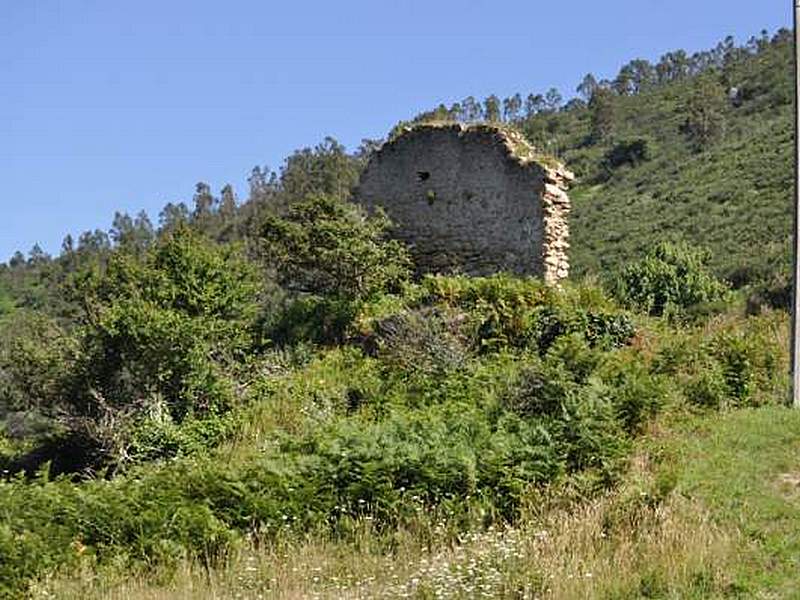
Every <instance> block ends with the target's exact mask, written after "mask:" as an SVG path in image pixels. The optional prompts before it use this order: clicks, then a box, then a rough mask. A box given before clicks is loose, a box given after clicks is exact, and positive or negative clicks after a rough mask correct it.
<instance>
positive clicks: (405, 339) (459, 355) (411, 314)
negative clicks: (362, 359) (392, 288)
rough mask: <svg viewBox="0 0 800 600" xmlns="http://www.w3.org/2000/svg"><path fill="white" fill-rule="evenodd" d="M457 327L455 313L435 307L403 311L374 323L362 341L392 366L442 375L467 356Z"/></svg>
mask: <svg viewBox="0 0 800 600" xmlns="http://www.w3.org/2000/svg"><path fill="white" fill-rule="evenodd" d="M460 326H461V319H460V318H459V315H458V314H448V313H447V312H444V311H441V310H438V309H436V308H421V309H416V310H406V311H403V312H400V313H398V314H394V315H391V316H388V317H386V318H383V319H380V320H378V321H377V322H376V323H374V325H373V332H372V334H371V335H370V336H369V337H368V338H367V339H366V340H365V342H364V343H365V346H366V347H367V349H368V351H370V352H371V353H373V354H375V355H376V356H377V357H379V358H380V360H381V361H382V362H383V363H384V364H389V365H390V366H391V367H392V368H393V369H396V370H400V371H402V372H406V373H410V372H418V373H424V374H426V375H430V376H434V375H441V374H445V373H447V372H449V371H452V370H453V369H457V368H460V367H462V366H463V365H464V363H465V361H466V359H467V354H468V351H467V348H466V344H465V340H464V336H463V334H462V333H461V332H460Z"/></svg>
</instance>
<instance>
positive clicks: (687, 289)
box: [610, 242, 727, 316]
mask: <svg viewBox="0 0 800 600" xmlns="http://www.w3.org/2000/svg"><path fill="white" fill-rule="evenodd" d="M707 261H708V253H707V252H705V251H702V250H700V249H697V248H693V247H691V246H689V245H688V244H685V243H672V242H661V243H659V244H658V245H657V246H656V247H655V248H653V249H652V251H650V252H648V254H647V255H646V256H645V257H644V258H643V259H642V260H640V261H638V262H634V263H631V264H629V265H627V266H626V267H625V268H623V269H622V270H621V271H620V272H619V273H618V274H616V275H615V276H614V277H613V279H612V281H611V284H610V288H611V290H612V291H613V293H614V295H615V296H616V298H617V299H618V300H619V301H620V302H621V303H622V304H624V305H626V306H628V307H630V308H635V309H637V310H641V311H643V312H646V313H648V314H651V315H664V314H669V315H674V316H682V315H685V314H686V311H687V310H688V309H689V308H691V307H693V306H696V305H698V304H701V303H709V302H714V301H717V300H719V299H721V298H723V297H724V295H725V293H726V290H727V287H726V286H725V284H724V283H722V282H721V281H719V280H717V279H716V278H715V277H714V276H713V275H712V274H711V273H710V271H709V270H708V268H707V266H706V264H707Z"/></svg>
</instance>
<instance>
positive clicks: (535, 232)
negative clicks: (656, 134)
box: [355, 123, 574, 283]
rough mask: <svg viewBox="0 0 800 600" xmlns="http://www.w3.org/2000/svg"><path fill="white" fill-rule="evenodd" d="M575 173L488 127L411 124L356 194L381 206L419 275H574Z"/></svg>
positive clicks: (380, 154) (374, 162) (379, 155)
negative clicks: (570, 220)
mask: <svg viewBox="0 0 800 600" xmlns="http://www.w3.org/2000/svg"><path fill="white" fill-rule="evenodd" d="M573 178H574V176H573V175H572V173H570V172H569V171H567V170H566V169H565V168H564V166H563V165H562V164H560V163H558V162H557V161H555V160H554V159H551V158H547V157H543V156H541V155H539V154H537V152H536V151H535V150H534V148H533V147H531V146H530V145H529V144H528V143H527V142H526V141H525V140H524V139H523V138H522V136H521V135H520V134H518V133H515V132H513V131H509V130H506V129H503V128H500V127H496V126H491V125H461V124H457V123H445V124H423V125H415V126H410V127H406V128H404V129H403V130H401V131H400V133H399V134H398V135H397V136H395V137H394V138H393V139H392V140H390V141H389V142H387V143H386V144H384V145H383V146H382V147H381V148H380V149H379V150H378V151H377V152H376V153H375V154H374V155H373V157H372V159H371V160H370V162H369V164H368V165H367V167H366V169H365V170H364V173H363V174H362V176H361V180H360V182H359V185H358V188H357V190H356V193H355V199H356V201H357V202H359V203H361V204H362V205H364V206H365V207H366V208H367V209H368V210H372V209H374V208H375V207H377V206H381V207H383V209H384V210H385V211H386V213H387V215H388V216H389V218H390V219H391V220H392V221H393V223H394V225H395V229H394V235H395V236H396V237H398V238H399V239H401V240H402V241H404V242H406V243H407V244H409V246H410V247H411V251H412V254H413V256H414V258H415V261H416V264H417V267H418V268H419V269H420V270H421V271H423V272H444V273H447V272H462V273H466V274H469V275H489V274H492V273H496V272H498V271H508V272H512V273H516V274H519V275H535V276H539V277H542V278H543V279H544V280H545V281H547V282H550V283H555V282H557V281H558V280H559V279H563V278H564V277H566V276H567V274H568V273H569V261H568V257H567V250H568V248H569V242H568V238H569V229H568V226H567V215H568V213H569V208H570V204H569V198H568V197H567V194H566V189H567V186H568V184H569V182H570V181H572V179H573Z"/></svg>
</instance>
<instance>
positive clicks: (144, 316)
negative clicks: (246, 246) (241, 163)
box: [0, 227, 259, 467]
mask: <svg viewBox="0 0 800 600" xmlns="http://www.w3.org/2000/svg"><path fill="white" fill-rule="evenodd" d="M77 289H78V290H79V292H80V294H81V296H82V302H83V305H84V307H85V316H84V320H85V324H84V325H83V326H82V327H80V328H78V329H77V330H76V331H75V332H74V333H72V334H66V333H64V332H63V331H61V330H59V329H58V328H57V327H56V326H55V325H54V324H52V323H50V322H48V321H47V320H45V319H43V318H41V317H36V318H35V319H33V320H31V321H30V322H29V326H28V327H23V328H18V330H17V333H16V334H15V337H13V338H11V339H10V340H9V344H8V345H7V347H6V348H7V349H6V351H5V352H3V353H2V356H3V358H2V359H0V360H2V361H3V364H2V367H1V368H0V372H1V373H2V375H0V378H2V380H3V384H4V391H3V394H4V396H5V397H6V399H7V400H6V401H7V402H16V403H18V404H23V405H25V406H26V407H28V408H33V407H35V408H38V409H39V410H41V411H42V412H43V413H45V414H46V415H48V416H49V417H50V418H51V419H52V420H53V421H54V422H56V423H57V424H58V425H59V427H60V428H61V429H62V430H64V431H65V432H66V434H65V437H64V438H63V442H64V443H68V444H76V443H77V444H78V445H81V444H82V445H84V446H86V449H87V452H86V453H85V455H86V456H87V457H95V459H91V460H92V462H93V463H96V464H93V465H92V466H98V464H97V463H99V464H102V463H112V464H115V465H117V466H118V465H120V464H122V463H124V462H126V461H128V460H130V459H131V458H132V454H131V453H132V452H133V453H134V454H135V453H136V452H135V451H134V448H132V447H131V446H130V444H131V440H132V439H133V438H134V437H136V435H138V434H137V428H139V427H142V428H144V430H147V431H152V430H154V428H157V427H156V425H155V423H153V422H151V420H152V419H151V417H152V415H153V413H154V411H157V410H161V409H162V408H163V415H164V419H166V421H164V423H166V424H165V425H164V426H165V427H166V429H164V431H165V432H166V431H168V430H169V429H170V428H174V427H179V426H180V425H181V423H182V422H183V421H184V420H187V419H193V420H197V419H203V418H206V417H209V418H211V417H215V416H216V415H219V414H222V413H224V412H225V411H227V410H228V409H229V408H230V407H231V405H232V403H233V401H234V387H233V383H232V381H231V380H230V378H229V377H228V375H227V371H228V370H230V369H232V368H233V367H234V365H235V364H236V363H237V362H238V361H241V360H242V359H243V356H244V353H245V352H246V351H247V350H248V349H249V347H250V345H251V342H252V337H251V331H250V328H251V325H252V323H251V321H252V320H253V318H254V315H255V311H256V308H257V299H258V298H257V296H258V289H259V286H258V279H257V275H256V272H255V270H254V269H253V268H251V267H250V266H249V264H248V263H246V262H245V261H244V259H243V258H241V257H240V256H239V255H238V253H237V252H236V251H235V250H234V249H232V248H228V247H222V246H216V245H214V244H212V243H211V242H209V241H208V240H205V239H203V238H201V237H198V236H197V235H196V234H194V233H192V232H191V231H190V230H188V229H186V228H184V227H178V228H177V229H175V230H174V231H173V232H172V233H170V234H169V235H168V236H167V237H165V238H164V239H163V240H161V241H160V242H159V243H158V244H157V245H156V246H154V247H153V248H151V249H150V250H149V251H148V252H147V254H146V255H144V257H142V258H139V257H136V256H133V255H129V254H126V253H124V252H122V251H117V252H116V253H114V254H113V255H112V256H111V257H110V259H109V262H108V264H107V266H106V268H105V270H104V271H102V272H101V271H99V270H96V271H92V272H88V273H85V274H84V275H83V278H82V280H81V281H80V282H79V284H78V288H77ZM142 435H144V434H142ZM168 438H169V436H166V437H164V436H162V438H161V439H163V440H164V441H165V446H164V448H162V449H161V451H154V450H153V449H152V448H151V449H149V450H148V451H147V452H144V453H140V454H141V455H142V456H144V455H151V454H159V453H160V454H169V452H168V448H169V447H170V446H171V444H172V442H169V441H168ZM212 438H213V436H212ZM212 438H208V439H212ZM150 439H151V440H153V439H156V438H154V437H153V436H152V435H151V436H150ZM49 443H52V441H51V442H49ZM190 445H191V444H190ZM38 455H39V453H38V451H36V450H34V452H33V454H32V456H38ZM42 459H43V460H47V457H46V456H42ZM23 462H25V461H23ZM31 466H32V467H35V466H36V465H35V463H34V464H32V465H31ZM84 466H88V465H84Z"/></svg>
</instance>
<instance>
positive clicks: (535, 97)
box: [525, 94, 545, 119]
mask: <svg viewBox="0 0 800 600" xmlns="http://www.w3.org/2000/svg"><path fill="white" fill-rule="evenodd" d="M544 108H545V101H544V96H542V95H541V94H528V97H527V98H526V99H525V116H526V117H528V118H529V119H530V118H531V117H532V116H534V115H536V114H538V113H540V112H542V111H543V110H544Z"/></svg>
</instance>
